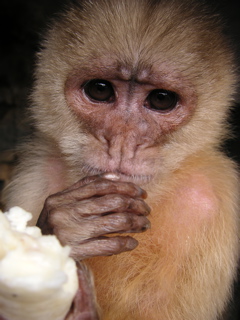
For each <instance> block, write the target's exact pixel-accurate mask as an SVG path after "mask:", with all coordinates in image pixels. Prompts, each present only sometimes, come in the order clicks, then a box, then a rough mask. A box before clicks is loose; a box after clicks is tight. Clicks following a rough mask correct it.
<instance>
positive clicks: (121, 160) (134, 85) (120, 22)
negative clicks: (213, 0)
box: [32, 1, 235, 183]
mask: <svg viewBox="0 0 240 320" xmlns="http://www.w3.org/2000/svg"><path fill="white" fill-rule="evenodd" d="M136 8H137V9H136ZM184 8H186V7H184ZM200 11H201V10H200V8H199V7H198V6H197V5H195V6H194V7H193V6H192V4H191V5H190V7H189V10H185V9H184V10H183V6H182V5H181V1H179V2H178V1H176V2H175V1H173V2H168V1H153V2H151V1H150V2H149V1H141V2H139V1H137V5H136V3H135V1H111V2H105V1H82V2H81V6H80V7H77V8H75V9H73V10H71V9H70V10H69V11H68V12H67V13H66V14H64V15H62V17H61V19H59V21H57V22H55V25H54V26H53V28H52V29H51V30H50V31H49V33H48V35H47V40H46V41H45V43H44V48H43V50H42V51H41V53H40V54H39V64H38V68H37V70H36V79H37V80H36V85H35V90H34V92H33V95H32V99H33V103H34V105H36V106H37V107H36V108H32V114H33V118H34V119H35V121H36V127H37V130H38V131H40V132H41V134H44V135H46V136H47V138H48V139H52V140H53V143H54V145H55V146H58V147H59V148H60V150H61V152H62V154H63V155H64V157H65V160H66V162H67V163H68V166H70V167H74V168H75V169H77V168H81V171H84V175H88V174H96V173H102V172H117V173H118V174H120V175H121V177H122V179H124V180H128V181H129V180H130V181H135V182H137V183H138V182H141V183H146V182H149V181H152V179H154V178H155V177H156V173H157V175H158V177H159V176H160V177H161V176H162V175H163V174H165V173H166V172H169V170H174V169H177V168H178V167H179V165H180V163H181V162H182V161H183V160H184V159H186V158H187V157H188V155H190V154H193V153H194V152H197V151H199V150H201V149H205V150H206V148H208V147H210V148H211V147H212V146H213V145H215V144H216V145H219V140H221V139H222V138H223V137H225V135H226V129H225V128H226V126H222V124H223V122H224V121H225V120H226V114H227V112H228V109H229V101H230V100H231V99H232V92H233V90H232V87H233V86H234V85H235V76H234V72H233V71H232V72H229V70H232V67H233V65H232V54H231V51H228V50H227V49H226V45H225V42H224V41H225V39H224V37H221V38H220V37H219V36H218V35H219V26H218V25H217V26H216V25H215V23H214V24H212V22H211V21H212V20H211V19H208V16H207V15H206V14H205V13H204V15H203V16H204V17H205V18H204V19H205V20H204V21H202V19H203V18H202V14H201V12H200ZM106 12H108V14H107V15H106ZM120 12H121V14H120ZM176 25H177V27H176ZM206 47H207V50H206ZM219 88H221V89H219ZM56 119H58V121H56ZM82 168H83V169H82ZM74 171H75V172H76V171H77V170H74Z"/></svg>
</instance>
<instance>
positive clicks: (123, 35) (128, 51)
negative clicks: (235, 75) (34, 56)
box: [45, 0, 232, 83]
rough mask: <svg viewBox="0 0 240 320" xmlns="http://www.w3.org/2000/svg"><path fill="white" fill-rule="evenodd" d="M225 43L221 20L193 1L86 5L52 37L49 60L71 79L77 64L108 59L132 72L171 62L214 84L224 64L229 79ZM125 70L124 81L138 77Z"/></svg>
mask: <svg viewBox="0 0 240 320" xmlns="http://www.w3.org/2000/svg"><path fill="white" fill-rule="evenodd" d="M225 42H226V40H225V38H224V37H221V36H219V23H216V19H212V18H211V17H210V15H208V14H206V10H203V9H202V7H201V6H199V4H197V3H195V2H194V1H186V0H185V1H184V4H183V2H182V1H180V0H179V1H178V0H174V1H171V0H170V1H166V0H161V1H160V0H159V1H156V0H155V1H148V0H141V1H137V0H123V1H119V0H110V1H103V0H100V1H81V5H79V6H77V7H76V8H72V9H70V10H69V11H68V12H67V13H66V14H65V15H63V16H62V18H61V19H59V20H58V21H57V22H56V23H55V26H54V28H53V29H52V31H50V33H49V34H48V35H47V41H46V42H45V45H46V48H47V51H48V52H47V55H46V56H45V57H46V59H47V60H48V61H49V60H51V61H52V64H53V65H55V66H57V68H58V70H62V71H64V70H65V71H66V72H65V73H68V74H69V69H70V68H73V67H76V65H78V64H80V65H85V64H86V62H88V61H89V62H90V63H92V64H93V66H94V65H95V61H97V60H98V59H99V58H101V57H105V56H106V55H107V54H109V55H111V57H112V58H114V57H115V60H118V61H124V62H127V63H128V64H129V65H132V66H133V67H134V66H136V65H137V64H138V66H139V65H140V64H141V62H145V63H146V62H147V63H148V65H156V64H157V63H160V64H162V63H165V62H166V61H168V62H170V63H171V64H175V65H176V66H177V67H178V70H181V71H182V72H184V73H185V75H186V76H187V77H189V78H190V79H191V80H192V81H196V79H197V78H198V77H199V79H203V78H208V80H206V81H205V83H207V82H209V83H210V82H213V81H214V77H215V78H219V76H218V75H216V74H217V73H218V71H219V66H220V65H221V68H220V69H221V70H226V73H228V74H229V70H230V69H232V60H231V57H230V55H229V50H227V49H226V43H225ZM48 49H49V50H48ZM135 70H136V68H135ZM135 70H134V71H135ZM139 70H140V69H139V67H138V77H140V78H141V74H140V72H139ZM142 70H144V71H143V73H142V75H144V72H146V71H145V70H146V68H142ZM122 71H123V72H122V74H123V75H124V76H125V78H129V77H130V76H132V74H133V70H131V71H129V70H127V69H126V70H125V71H124V70H123V69H122ZM55 72H56V69H55ZM129 73H131V75H129ZM222 78H226V75H225V74H223V75H222ZM199 79H198V80H199Z"/></svg>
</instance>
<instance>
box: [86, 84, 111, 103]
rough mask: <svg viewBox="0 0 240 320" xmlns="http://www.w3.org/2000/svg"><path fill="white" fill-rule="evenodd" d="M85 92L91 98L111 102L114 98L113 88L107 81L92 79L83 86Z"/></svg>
mask: <svg viewBox="0 0 240 320" xmlns="http://www.w3.org/2000/svg"><path fill="white" fill-rule="evenodd" d="M83 89H84V92H85V94H86V95H87V96H88V97H89V98H90V99H92V100H95V101H100V102H102V101H103V102H111V101H112V100H113V99H114V90H113V87H112V85H111V83H110V82H109V81H106V80H102V79H93V80H89V81H88V82H86V83H85V84H84V86H83Z"/></svg>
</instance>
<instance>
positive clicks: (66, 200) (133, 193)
mask: <svg viewBox="0 0 240 320" xmlns="http://www.w3.org/2000/svg"><path fill="white" fill-rule="evenodd" d="M94 177H95V176H94ZM80 182H81V181H80ZM106 194H122V195H128V196H130V197H133V198H142V199H145V198H146V196H147V194H146V191H144V190H143V189H141V188H140V187H138V186H137V185H135V184H133V183H130V182H121V181H111V180H107V179H103V178H99V177H98V179H96V180H94V181H92V182H90V183H89V184H87V185H84V186H79V187H77V184H75V187H74V188H72V187H70V188H68V189H65V190H64V191H62V192H58V193H56V194H54V195H51V196H50V197H48V199H47V205H48V206H49V207H56V206H61V205H62V204H64V205H66V204H70V203H71V202H72V201H73V199H74V200H77V201H80V200H84V199H88V198H92V197H96V196H98V197H99V196H103V195H106Z"/></svg>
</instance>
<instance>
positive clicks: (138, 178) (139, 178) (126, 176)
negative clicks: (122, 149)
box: [83, 164, 153, 185]
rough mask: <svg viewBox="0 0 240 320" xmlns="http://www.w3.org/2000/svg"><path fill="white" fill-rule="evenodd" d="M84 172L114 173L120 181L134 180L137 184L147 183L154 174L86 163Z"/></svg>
mask: <svg viewBox="0 0 240 320" xmlns="http://www.w3.org/2000/svg"><path fill="white" fill-rule="evenodd" d="M83 172H84V173H85V174H86V175H102V174H114V175H117V176H118V177H119V181H125V182H133V183H135V184H137V185H143V184H144V185H145V184H148V183H150V182H151V181H152V179H153V175H144V174H134V173H133V174H132V173H125V172H122V171H121V170H118V169H116V170H106V169H102V168H96V167H91V166H89V165H86V164H85V166H84V167H83Z"/></svg>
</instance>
